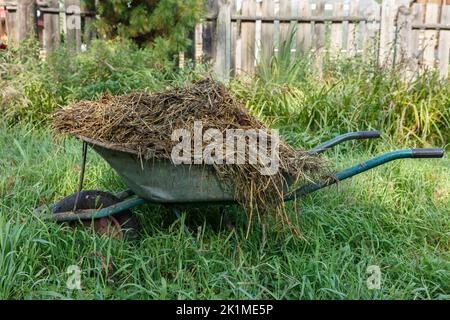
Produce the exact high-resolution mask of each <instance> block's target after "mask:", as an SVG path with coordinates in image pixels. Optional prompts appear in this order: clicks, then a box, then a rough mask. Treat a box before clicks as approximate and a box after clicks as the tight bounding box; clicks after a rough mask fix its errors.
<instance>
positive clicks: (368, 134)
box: [357, 131, 380, 139]
mask: <svg viewBox="0 0 450 320" xmlns="http://www.w3.org/2000/svg"><path fill="white" fill-rule="evenodd" d="M357 134H358V139H371V138H379V137H380V133H379V132H378V131H361V132H357Z"/></svg>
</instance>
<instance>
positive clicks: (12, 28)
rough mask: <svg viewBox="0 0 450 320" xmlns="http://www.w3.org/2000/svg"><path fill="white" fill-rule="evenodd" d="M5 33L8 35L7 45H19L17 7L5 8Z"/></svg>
mask: <svg viewBox="0 0 450 320" xmlns="http://www.w3.org/2000/svg"><path fill="white" fill-rule="evenodd" d="M5 20H6V32H7V35H8V45H9V46H16V45H18V44H19V41H18V39H17V26H16V22H17V7H6V17H5Z"/></svg>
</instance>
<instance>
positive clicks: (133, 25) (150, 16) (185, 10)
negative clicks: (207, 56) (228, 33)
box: [98, 0, 205, 53]
mask: <svg viewBox="0 0 450 320" xmlns="http://www.w3.org/2000/svg"><path fill="white" fill-rule="evenodd" d="M204 2H205V0H104V1H99V4H98V13H99V16H100V20H99V24H98V27H99V30H100V32H101V33H103V35H105V36H106V37H109V38H114V37H117V36H119V37H124V38H130V39H133V40H134V41H135V42H136V43H137V44H138V45H139V46H147V45H149V44H153V45H156V46H157V47H159V48H160V49H161V50H163V51H165V52H167V53H175V52H177V51H180V50H184V49H185V48H186V47H187V46H188V45H189V44H190V40H189V39H188V36H189V33H190V32H191V31H192V30H193V29H194V26H195V24H196V23H197V22H198V21H199V20H200V19H201V17H202V15H203V14H204V8H203V5H204Z"/></svg>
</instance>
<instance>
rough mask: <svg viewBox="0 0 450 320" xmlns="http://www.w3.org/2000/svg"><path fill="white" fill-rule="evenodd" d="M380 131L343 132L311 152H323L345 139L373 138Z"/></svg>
mask: <svg viewBox="0 0 450 320" xmlns="http://www.w3.org/2000/svg"><path fill="white" fill-rule="evenodd" d="M379 137H380V133H379V132H378V131H359V132H349V133H345V134H341V135H339V136H337V137H335V138H333V139H331V140H329V141H327V142H324V143H322V144H321V145H319V146H317V147H315V148H313V149H311V150H310V151H309V153H315V154H318V153H322V152H324V151H326V150H328V149H330V148H332V147H334V146H335V145H338V144H340V143H342V142H344V141H348V140H361V139H372V138H379Z"/></svg>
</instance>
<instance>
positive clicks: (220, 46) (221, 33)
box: [214, 0, 231, 81]
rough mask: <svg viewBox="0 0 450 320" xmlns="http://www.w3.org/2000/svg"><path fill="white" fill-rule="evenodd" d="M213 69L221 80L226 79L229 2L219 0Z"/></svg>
mask: <svg viewBox="0 0 450 320" xmlns="http://www.w3.org/2000/svg"><path fill="white" fill-rule="evenodd" d="M214 69H215V71H216V74H217V76H218V77H219V78H220V79H221V80H225V81H226V80H228V79H229V77H230V71H231V3H230V0H219V13H218V16H217V42H216V59H215V63H214Z"/></svg>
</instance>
